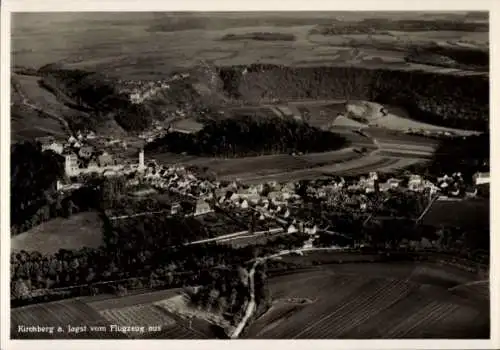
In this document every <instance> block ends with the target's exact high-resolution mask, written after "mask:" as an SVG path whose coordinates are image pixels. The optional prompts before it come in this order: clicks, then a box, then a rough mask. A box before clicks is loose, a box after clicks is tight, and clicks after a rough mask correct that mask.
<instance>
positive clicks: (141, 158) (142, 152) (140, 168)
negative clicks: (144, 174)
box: [138, 149, 145, 171]
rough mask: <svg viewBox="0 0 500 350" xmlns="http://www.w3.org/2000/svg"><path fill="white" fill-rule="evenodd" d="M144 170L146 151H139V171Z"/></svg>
mask: <svg viewBox="0 0 500 350" xmlns="http://www.w3.org/2000/svg"><path fill="white" fill-rule="evenodd" d="M144 168H145V166H144V150H143V149H141V150H140V151H139V167H138V169H139V171H144Z"/></svg>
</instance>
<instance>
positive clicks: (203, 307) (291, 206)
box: [10, 11, 494, 339]
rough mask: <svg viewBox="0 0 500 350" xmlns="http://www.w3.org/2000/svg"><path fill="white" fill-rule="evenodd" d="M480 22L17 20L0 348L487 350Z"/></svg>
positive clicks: (300, 15)
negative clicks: (146, 343)
mask: <svg viewBox="0 0 500 350" xmlns="http://www.w3.org/2000/svg"><path fill="white" fill-rule="evenodd" d="M489 25H490V24H489V14H488V12H465V11H464V12H399V11H398V12H389V11H385V12H363V11H352V12H328V11H323V12H314V11H311V12H121V13H120V12H52V13H51V12H24V13H22V12H17V13H12V15H11V77H10V113H11V122H10V123H11V124H10V125H11V128H10V138H11V160H10V194H11V197H10V246H11V255H10V305H11V310H10V319H11V327H10V337H11V338H12V339H422V338H424V339H425V338H427V339H489V338H490V278H489V273H490V198H489V197H490V194H489V192H490V191H489V188H490V136H489V134H490V131H489V130H490V126H489V125H490V121H489V119H490V118H489V113H490V101H489V99H490V97H489V95H490V90H489V89H490V88H489V80H490V72H489V70H490V59H489V57H490V52H489ZM493 328H494V327H493Z"/></svg>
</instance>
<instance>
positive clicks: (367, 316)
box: [245, 263, 489, 339]
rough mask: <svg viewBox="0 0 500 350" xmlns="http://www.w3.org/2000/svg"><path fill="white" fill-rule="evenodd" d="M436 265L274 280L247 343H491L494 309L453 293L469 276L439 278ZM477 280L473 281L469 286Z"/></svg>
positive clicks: (356, 268) (333, 269)
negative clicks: (483, 340) (412, 340)
mask: <svg viewBox="0 0 500 350" xmlns="http://www.w3.org/2000/svg"><path fill="white" fill-rule="evenodd" d="M431 265H432V264H412V263H408V264H402V265H401V266H400V265H399V264H396V265H395V264H386V263H370V264H361V263H360V264H352V263H344V264H339V265H330V266H327V265H322V266H321V267H317V268H311V269H310V270H308V271H301V272H297V273H288V274H285V275H280V276H274V277H273V276H272V277H270V279H269V288H270V294H271V296H272V298H273V304H272V306H271V308H270V309H269V310H267V312H265V313H264V314H263V315H261V316H260V317H258V318H257V319H256V320H255V321H254V322H253V323H252V324H251V325H250V326H249V328H248V329H247V330H246V332H245V337H246V338H251V339H377V338H378V339H380V338H383V339H391V338H401V339H403V338H406V339H409V338H460V337H461V338H477V337H487V336H488V334H489V314H488V307H487V306H486V307H485V306H484V305H482V304H479V303H477V302H474V301H472V300H468V299H465V298H464V297H462V296H461V295H454V294H453V293H451V292H450V291H449V290H448V286H449V285H450V284H451V283H455V284H456V285H461V282H463V280H464V279H466V276H465V275H463V274H462V271H457V272H456V274H453V271H451V270H446V271H443V272H442V273H439V271H438V270H439V266H437V265H436V266H434V267H433V265H432V266H431ZM473 276H474V275H469V276H468V278H469V280H470V279H473V278H474V277H473ZM441 279H443V281H441ZM469 285H472V286H474V285H476V283H469ZM477 285H481V284H480V283H477ZM290 298H307V300H309V302H307V303H300V304H293V303H289V302H288V301H287V300H289V299H290Z"/></svg>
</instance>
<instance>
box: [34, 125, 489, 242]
mask: <svg viewBox="0 0 500 350" xmlns="http://www.w3.org/2000/svg"><path fill="white" fill-rule="evenodd" d="M89 140H90V141H94V140H95V136H94V135H92V134H91V133H90V134H87V135H86V136H85V137H84V136H83V135H81V134H79V135H78V136H77V137H70V138H69V139H68V140H67V142H65V143H60V142H57V141H55V140H53V139H51V140H39V142H41V144H42V150H51V151H53V152H55V153H58V154H60V155H62V156H63V157H64V170H65V175H66V177H65V179H61V180H59V181H58V183H57V190H58V191H60V192H71V191H73V190H76V189H78V188H81V187H82V186H85V181H86V176H88V175H94V176H96V175H97V176H102V177H125V178H126V186H127V188H129V194H130V197H131V198H135V199H134V200H138V201H140V200H143V199H149V200H153V201H154V200H155V199H154V198H156V197H155V196H156V195H158V193H162V194H163V195H162V196H163V198H165V197H167V198H168V201H170V205H169V206H168V209H167V210H165V209H162V210H161V211H155V210H152V209H148V210H144V211H142V212H141V211H138V212H133V213H128V212H127V214H123V213H122V212H121V211H120V209H119V208H115V210H113V209H111V210H110V211H109V212H108V216H109V217H110V218H111V219H112V220H119V219H126V218H129V217H135V216H142V215H154V214H162V215H171V216H176V215H184V216H199V217H203V216H205V215H207V214H209V213H213V212H214V211H223V212H227V213H229V215H235V217H236V218H237V219H236V220H240V221H241V222H242V223H243V225H245V223H247V222H249V223H251V224H250V225H249V229H248V230H245V231H241V230H237V231H236V232H233V231H231V232H229V231H230V228H229V227H227V228H226V230H227V231H225V232H220V236H218V237H212V238H207V239H202V240H200V241H199V242H201V243H202V242H207V241H213V240H225V239H231V238H233V236H234V235H235V234H238V235H239V234H247V235H248V234H262V232H268V234H280V233H283V232H285V233H293V232H298V231H300V232H304V233H307V234H309V235H310V236H311V239H310V240H309V241H307V242H306V244H307V245H308V246H310V245H311V244H312V241H313V240H314V239H315V238H317V236H316V233H317V232H318V230H319V227H318V223H317V222H314V220H307V222H305V221H304V220H301V219H300V218H298V217H296V215H297V213H300V211H301V209H300V208H301V207H303V205H304V198H302V196H304V195H306V196H308V197H309V198H316V199H317V200H318V201H321V202H325V203H329V205H330V206H331V207H332V208H335V210H338V209H339V208H340V209H342V208H348V210H349V211H353V210H354V212H361V213H362V212H367V213H369V212H372V211H373V210H374V208H373V206H374V205H378V204H376V203H374V202H373V201H372V200H371V199H370V196H371V195H373V194H377V193H378V194H380V195H382V194H383V197H384V198H386V199H388V198H390V197H391V193H416V194H419V195H420V196H424V197H426V198H427V200H428V203H429V207H430V205H432V203H433V202H434V201H450V200H454V201H456V200H464V199H467V198H473V197H475V196H477V195H481V194H482V193H484V191H485V189H487V188H488V185H489V181H490V179H489V174H488V173H477V174H475V175H474V177H473V183H466V182H465V181H464V179H463V178H462V174H461V173H460V172H455V173H453V174H443V175H442V176H441V177H438V178H435V179H432V181H431V179H427V178H424V177H423V176H421V175H418V174H411V173H407V174H404V175H400V176H396V175H394V176H389V175H387V174H378V173H377V172H370V173H369V174H368V175H366V176H359V177H348V178H347V177H346V178H344V177H340V176H337V177H332V178H329V179H324V180H317V181H309V182H308V183H307V186H306V189H305V191H303V193H302V194H299V193H298V187H299V184H298V183H296V182H288V183H278V182H275V181H269V182H265V183H261V184H258V185H246V184H244V183H241V182H240V181H231V182H230V181H218V180H217V179H215V180H214V179H210V180H209V179H205V178H200V177H199V175H198V174H196V173H195V172H194V171H193V170H189V169H187V168H186V167H183V166H180V165H177V164H164V165H160V164H158V163H157V162H156V161H154V160H148V161H146V160H145V156H144V151H143V149H142V148H140V149H138V151H137V152H136V156H135V157H128V158H123V157H119V156H116V155H115V153H111V152H112V149H111V148H109V146H110V142H109V141H107V143H104V144H103V143H102V141H101V144H102V145H103V148H104V149H105V150H101V151H98V149H99V148H97V146H93V145H91V144H90V143H91V142H89ZM42 141H44V142H42ZM94 145H96V143H94ZM111 145H112V146H113V145H114V146H115V149H116V142H114V143H112V144H111ZM106 146H108V148H107V149H106ZM118 147H120V148H118V150H119V151H120V152H117V153H119V154H122V153H123V150H124V149H126V144H125V141H121V144H120V145H118ZM186 202H189V203H190V204H189V205H187V206H186V205H185V203H186ZM377 203H378V202H377ZM186 208H187V209H186ZM263 227H265V229H264V230H262V228H263ZM228 237H229V238H228ZM194 243H196V242H194Z"/></svg>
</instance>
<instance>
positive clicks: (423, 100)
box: [220, 64, 489, 131]
mask: <svg viewBox="0 0 500 350" xmlns="http://www.w3.org/2000/svg"><path fill="white" fill-rule="evenodd" d="M244 69H246V71H247V73H246V74H245V75H243V74H242V72H243V70H244ZM220 77H221V79H222V81H223V82H224V90H225V91H226V93H228V94H229V95H230V96H232V97H233V98H235V99H240V98H241V99H245V100H250V101H255V102H258V101H261V100H262V99H267V100H272V99H284V100H287V99H347V100H369V101H375V102H379V103H382V104H387V105H396V106H401V107H403V108H405V109H406V110H407V112H408V114H409V115H410V116H411V118H413V119H416V120H420V121H424V122H429V123H432V124H437V125H442V126H448V127H454V128H463V129H472V130H482V131H485V130H488V127H489V119H488V116H489V79H488V77H487V76H482V75H458V74H455V75H454V74H438V73H432V72H425V71H401V70H400V71H398V70H387V69H376V70H375V69H368V68H361V67H300V68H295V67H285V66H278V65H271V64H254V65H250V66H248V67H243V66H235V67H224V68H221V69H220Z"/></svg>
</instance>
